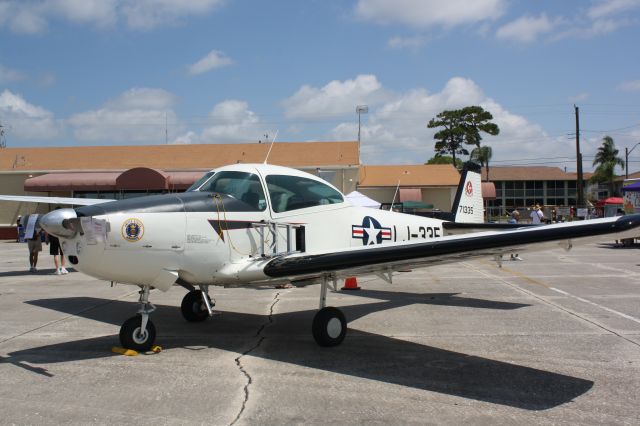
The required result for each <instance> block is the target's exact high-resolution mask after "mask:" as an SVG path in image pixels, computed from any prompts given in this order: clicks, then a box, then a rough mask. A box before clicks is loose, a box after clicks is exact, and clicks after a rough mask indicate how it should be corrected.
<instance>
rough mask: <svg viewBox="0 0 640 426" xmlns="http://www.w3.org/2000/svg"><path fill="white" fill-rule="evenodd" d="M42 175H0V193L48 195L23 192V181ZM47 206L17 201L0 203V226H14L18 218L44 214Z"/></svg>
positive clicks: (47, 209)
mask: <svg viewBox="0 0 640 426" xmlns="http://www.w3.org/2000/svg"><path fill="white" fill-rule="evenodd" d="M40 174H42V173H0V188H2V189H1V190H0V193H2V194H3V195H39V196H42V195H48V194H44V193H41V192H29V193H25V192H24V181H25V180H26V179H28V178H29V177H33V176H38V175H40ZM48 211H49V206H48V205H47V204H40V203H38V204H36V203H23V202H17V201H15V202H14V201H3V202H0V226H16V219H17V218H18V216H24V215H28V214H33V213H46V212H48Z"/></svg>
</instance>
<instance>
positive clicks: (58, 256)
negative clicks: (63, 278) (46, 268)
mask: <svg viewBox="0 0 640 426" xmlns="http://www.w3.org/2000/svg"><path fill="white" fill-rule="evenodd" d="M47 241H48V242H49V254H50V255H51V256H53V263H55V265H56V272H54V273H55V274H56V275H66V274H68V273H69V271H67V268H65V267H64V253H63V252H62V247H61V246H60V240H59V239H58V237H56V236H54V235H49V234H47Z"/></svg>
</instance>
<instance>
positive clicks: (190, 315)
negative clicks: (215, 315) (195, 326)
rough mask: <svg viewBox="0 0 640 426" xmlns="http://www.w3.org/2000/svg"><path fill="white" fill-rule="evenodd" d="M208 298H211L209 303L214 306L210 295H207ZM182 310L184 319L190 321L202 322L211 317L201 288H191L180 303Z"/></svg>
mask: <svg viewBox="0 0 640 426" xmlns="http://www.w3.org/2000/svg"><path fill="white" fill-rule="evenodd" d="M207 298H208V299H209V304H210V305H211V306H212V307H213V303H211V298H210V297H209V295H207ZM180 311H181V312H182V316H183V317H184V319H186V320H187V321H189V322H201V321H204V320H206V319H207V318H209V311H207V307H206V305H205V304H204V302H203V300H202V291H201V290H191V291H190V292H189V293H187V294H186V295H185V296H184V298H183V299H182V303H181V304H180Z"/></svg>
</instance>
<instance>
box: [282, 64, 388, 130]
mask: <svg viewBox="0 0 640 426" xmlns="http://www.w3.org/2000/svg"><path fill="white" fill-rule="evenodd" d="M386 97H387V94H386V93H385V91H384V90H383V89H382V85H381V84H380V82H379V81H378V79H377V78H376V76H374V75H359V76H357V77H356V78H355V79H353V80H345V81H339V80H333V81H331V82H329V83H327V84H326V85H325V86H323V87H320V88H317V87H312V86H308V85H305V86H302V87H301V88H300V89H298V91H297V92H296V93H294V94H293V95H292V96H290V97H289V98H287V99H285V100H284V102H283V106H284V108H285V116H286V117H288V118H299V117H304V118H308V119H314V118H316V119H322V118H326V117H327V116H335V115H341V114H346V113H354V114H355V108H356V105H361V104H366V105H375V104H378V103H380V102H381V101H383V100H384V99H385V98H386Z"/></svg>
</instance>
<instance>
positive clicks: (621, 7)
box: [587, 0, 640, 20]
mask: <svg viewBox="0 0 640 426" xmlns="http://www.w3.org/2000/svg"><path fill="white" fill-rule="evenodd" d="M637 8H640V1H638V0H600V1H598V2H595V3H594V4H593V5H592V6H591V7H590V8H589V10H588V11H587V15H588V16H589V18H591V19H594V20H595V19H600V18H604V17H607V16H611V15H616V14H619V13H621V12H626V11H629V10H632V9H637Z"/></svg>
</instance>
